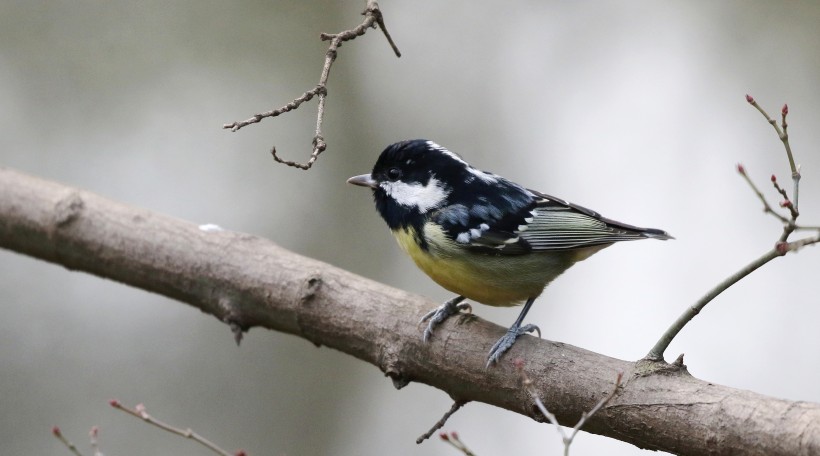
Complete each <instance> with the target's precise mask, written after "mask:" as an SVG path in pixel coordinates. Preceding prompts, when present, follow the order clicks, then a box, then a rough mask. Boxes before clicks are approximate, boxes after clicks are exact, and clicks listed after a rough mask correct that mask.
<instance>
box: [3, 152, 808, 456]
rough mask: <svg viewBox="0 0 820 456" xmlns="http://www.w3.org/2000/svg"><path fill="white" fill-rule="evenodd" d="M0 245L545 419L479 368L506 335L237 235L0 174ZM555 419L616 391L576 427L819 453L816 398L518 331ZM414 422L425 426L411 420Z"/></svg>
mask: <svg viewBox="0 0 820 456" xmlns="http://www.w3.org/2000/svg"><path fill="white" fill-rule="evenodd" d="M0 247H4V248H7V249H11V250H14V251H17V252H20V253H24V254H27V255H31V256H34V257H37V258H40V259H43V260H46V261H50V262H53V263H57V264H61V265H63V266H64V267H66V268H68V269H72V270H80V271H85V272H89V273H92V274H96V275H98V276H101V277H106V278H109V279H112V280H117V281H120V282H123V283H126V284H129V285H132V286H135V287H139V288H142V289H145V290H149V291H153V292H155V293H160V294H163V295H166V296H169V297H171V298H174V299H177V300H179V301H182V302H185V303H188V304H190V305H192V306H194V307H197V308H199V309H200V310H202V311H203V312H206V313H209V314H212V315H214V316H216V317H217V318H219V319H220V320H222V321H225V322H228V323H230V324H232V325H233V326H235V327H237V328H241V329H244V330H247V329H248V328H250V327H253V326H261V327H265V328H269V329H274V330H277V331H283V332H287V333H291V334H296V335H299V336H300V337H303V338H305V339H307V340H309V341H311V342H313V343H315V344H318V345H326V346H328V347H332V348H335V349H337V350H340V351H342V352H345V353H348V354H350V355H353V356H355V357H357V358H359V359H362V360H364V361H367V362H368V363H371V364H373V365H375V366H377V367H378V368H379V369H381V370H382V372H384V373H385V374H386V375H388V376H390V377H391V378H392V379H393V381H394V384H395V385H396V386H397V387H401V386H403V385H405V384H407V382H410V381H417V382H422V383H425V384H428V385H431V386H433V387H435V388H438V389H441V390H443V391H445V392H446V393H447V394H449V395H450V396H451V397H452V398H453V399H454V400H455V401H481V402H485V403H488V404H493V405H496V406H498V407H502V408H505V409H507V410H511V411H514V412H516V413H520V414H523V415H526V416H529V417H533V418H535V419H541V420H543V417H542V416H541V414H540V413H539V412H538V411H537V407H535V404H534V402H533V400H532V398H531V397H530V396H529V394H528V393H527V392H526V391H524V390H522V388H520V382H519V373H518V372H517V371H516V369H515V368H514V367H513V366H512V365H510V364H509V363H501V364H500V365H498V366H496V367H494V368H491V369H485V367H484V358H485V353H486V351H487V348H488V347H489V346H490V345H491V344H492V343H493V341H495V340H496V339H498V338H499V337H500V336H501V335H502V333H503V332H504V331H505V330H504V328H501V327H499V326H496V325H494V324H491V323H488V322H486V321H483V320H481V319H480V318H469V319H462V321H459V319H457V318H453V319H450V320H448V321H447V322H445V323H444V325H445V326H447V328H446V329H445V330H443V331H441V332H440V337H437V338H435V339H434V340H432V341H431V342H429V343H424V342H422V340H421V329H420V328H419V327H418V325H417V323H418V321H419V318H420V317H421V316H422V315H423V314H424V312H425V311H426V310H428V309H429V308H432V307H434V306H435V305H436V304H435V303H433V302H430V301H428V300H425V299H423V298H420V297H418V296H414V295H411V294H409V293H406V292H403V291H400V290H396V289H393V288H390V287H387V286H385V285H382V284H379V283H376V282H374V281H372V280H368V279H365V278H362V277H359V276H356V275H355V274H352V273H350V272H347V271H344V270H341V269H339V268H336V267H333V266H330V265H328V264H325V263H322V262H319V261H316V260H312V259H310V258H305V257H302V256H299V255H297V254H294V253H292V252H289V251H287V250H285V249H282V248H280V247H278V246H276V245H274V244H273V243H271V242H269V241H267V240H264V239H261V238H258V237H256V236H251V235H247V234H242V233H236V232H231V231H219V230H212V229H200V228H199V227H197V226H196V225H194V224H192V223H189V222H185V221H181V220H177V219H174V218H172V217H168V216H164V215H159V214H156V213H152V212H150V211H147V210H144V209H137V208H134V207H130V206H127V205H123V204H120V203H116V202H113V201H110V200H107V199H105V198H102V197H100V196H97V195H94V194H92V193H89V192H85V191H81V190H77V189H73V188H70V187H66V186H63V185H60V184H56V183H52V182H47V181H43V180H40V179H37V178H34V177H31V176H27V175H24V174H21V173H18V172H14V171H11V170H7V169H2V168H0ZM515 358H523V359H525V360H527V363H526V368H525V369H526V375H527V376H528V377H529V378H530V379H532V382H533V387H534V388H535V390H536V391H537V392H538V395H539V397H540V398H541V399H542V401H543V402H544V404H545V405H546V406H547V407H549V409H550V410H551V411H552V412H553V413H555V415H556V417H557V419H558V421H559V422H560V423H562V424H565V425H572V424H574V423H575V422H577V421H578V419H579V418H580V417H581V416H582V414H583V413H584V412H586V411H589V410H591V409H592V408H593V407H594V406H595V404H596V403H598V402H599V401H600V400H601V398H603V397H605V396H606V395H607V394H609V392H610V391H611V389H612V379H613V378H615V376H616V375H617V373H618V372H623V373H624V381H623V384H622V387H621V389H620V390H619V392H618V394H617V395H616V396H615V397H614V398H613V399H612V400H611V401H610V402H609V403H608V404H607V405H606V406H605V407H604V408H603V409H602V410H600V411H599V412H598V413H597V414H595V415H594V416H592V417H591V418H590V419H589V421H588V422H587V423H586V425H585V428H584V429H585V430H586V431H588V432H593V433H596V434H601V435H605V436H609V437H612V438H616V439H618V440H622V441H625V442H629V443H632V444H635V445H637V446H639V447H642V448H649V449H655V450H665V451H669V452H673V453H678V454H693V455H694V454H744V455H812V454H820V405H818V404H813V403H806V402H792V401H785V400H779V399H773V398H769V397H766V396H763V395H760V394H756V393H753V392H749V391H742V390H737V389H733V388H729V387H725V386H719V385H714V384H712V383H708V382H704V381H702V380H698V379H696V378H694V377H692V376H691V375H689V374H688V372H687V371H686V369H685V367H683V366H675V365H668V364H665V363H663V362H650V361H641V362H638V363H632V362H627V361H622V360H618V359H614V358H610V357H607V356H604V355H599V354H597V353H592V352H589V351H587V350H584V349H581V348H577V347H573V346H571V345H567V344H562V343H559V342H551V341H547V340H539V339H536V338H534V337H530V336H525V337H523V338H522V339H521V340H520V341H519V342H518V343H517V344H516V345H515V347H513V348H512V353H510V355H509V356H508V359H515ZM419 428H423V424H422V423H419Z"/></svg>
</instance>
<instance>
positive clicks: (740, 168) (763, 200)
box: [737, 163, 789, 223]
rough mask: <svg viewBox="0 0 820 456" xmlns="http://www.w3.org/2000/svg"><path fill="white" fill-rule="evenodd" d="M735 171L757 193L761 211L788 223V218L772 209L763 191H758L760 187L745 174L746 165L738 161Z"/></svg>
mask: <svg viewBox="0 0 820 456" xmlns="http://www.w3.org/2000/svg"><path fill="white" fill-rule="evenodd" d="M737 172H738V173H739V174H740V175H741V176H743V179H744V180H745V181H746V183H747V184H749V187H751V189H752V191H753V192H755V195H757V198H758V199H759V200H760V202H761V203H763V212H765V213H767V214H771V215H773V216H775V217H777V219H778V220H780V221H781V222H783V223H789V219H788V218H786V217H784V216H782V215H780V214H779V213H777V212H776V211H775V210H774V209H772V206H771V205H770V204H769V202H768V201H767V200H766V197H765V196H763V193H762V192H761V191H760V189H758V188H757V185H755V183H754V182H753V181H752V179H750V178H749V175H748V174H746V167H744V166H743V165H741V164H739V163H738V165H737Z"/></svg>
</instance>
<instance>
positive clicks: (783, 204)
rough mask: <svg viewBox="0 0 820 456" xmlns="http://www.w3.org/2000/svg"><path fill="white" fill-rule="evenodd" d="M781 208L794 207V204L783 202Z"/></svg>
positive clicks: (787, 201)
mask: <svg viewBox="0 0 820 456" xmlns="http://www.w3.org/2000/svg"><path fill="white" fill-rule="evenodd" d="M780 207H792V202H791V201H789V200H785V201H781V202H780Z"/></svg>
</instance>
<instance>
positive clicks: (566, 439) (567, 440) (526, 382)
mask: <svg viewBox="0 0 820 456" xmlns="http://www.w3.org/2000/svg"><path fill="white" fill-rule="evenodd" d="M515 367H516V369H517V370H518V375H519V376H520V377H521V385H522V386H523V387H524V390H526V391H527V394H529V395H530V397H531V398H532V400H533V401H535V405H536V406H537V407H538V410H539V411H540V412H541V414H542V415H544V417H546V418H547V420H548V421H549V422H550V423H552V425H553V426H555V429H556V430H557V431H558V434H560V435H561V441H562V442H563V443H564V456H568V455H569V447H570V445H572V441H573V440H574V439H575V436H576V435H577V434H578V431H580V430H581V428H582V427H583V426H584V424H586V422H587V421H588V420H589V419H590V418H591V417H592V416H594V415H595V414H596V413H598V411H599V410H601V409H602V408H604V406H606V404H608V403H609V401H611V400H612V398H614V397H615V395H616V394H618V388H619V387H620V386H621V380H623V376H624V373H623V372H618V376H617V377H616V378H615V386H614V387H613V388H612V391H611V392H610V393H609V394H608V395H607V396H606V397H604V398H603V399H601V400H600V401H598V403H597V404H595V407H593V408H592V410H590V411H588V412H583V413H582V414H581V419H579V420H578V422H577V423H576V424H575V426H574V427H573V428H572V432H571V433H570V434H569V435H567V433H566V432H564V428H563V427H561V425H560V424H559V423H558V418H556V417H555V415H554V414H552V413H551V412H550V411H549V410H547V407H546V406H545V405H544V403H543V402H542V401H541V397H540V396H539V395H538V391H536V389H535V387H534V386H533V382H532V380H530V378H529V377H528V376H527V373H526V372H524V361H523V360H521V359H516V360H515Z"/></svg>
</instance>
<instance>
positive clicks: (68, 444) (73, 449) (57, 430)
mask: <svg viewBox="0 0 820 456" xmlns="http://www.w3.org/2000/svg"><path fill="white" fill-rule="evenodd" d="M51 435H53V436H54V437H57V440H59V441H60V442H62V443H63V445H65V446H66V448H68V450H69V451H71V452H72V453H73V454H74V456H83V454H82V453H80V450H78V449H77V447H76V446H75V445H74V444H73V443H71V442H70V441H69V440H68V439H66V438H65V436H64V435H63V432H62V431H61V430H60V428H59V427H57V426H54V427H52V428H51Z"/></svg>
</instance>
